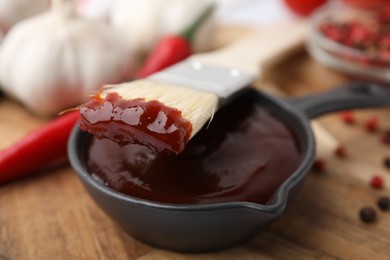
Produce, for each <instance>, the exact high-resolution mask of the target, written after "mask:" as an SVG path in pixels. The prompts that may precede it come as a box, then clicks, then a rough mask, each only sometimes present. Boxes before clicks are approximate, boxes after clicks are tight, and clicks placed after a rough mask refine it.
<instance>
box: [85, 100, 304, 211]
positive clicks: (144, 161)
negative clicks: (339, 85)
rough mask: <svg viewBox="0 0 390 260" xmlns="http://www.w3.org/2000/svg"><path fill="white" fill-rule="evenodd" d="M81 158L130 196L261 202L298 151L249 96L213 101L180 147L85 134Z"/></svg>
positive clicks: (203, 201) (298, 158)
mask: <svg viewBox="0 0 390 260" xmlns="http://www.w3.org/2000/svg"><path fill="white" fill-rule="evenodd" d="M86 159H87V167H88V168H89V172H90V173H91V174H92V176H93V177H94V178H95V179H96V180H98V181H100V182H101V183H103V184H104V185H107V186H109V187H111V188H112V189H115V190H117V191H119V192H121V193H124V194H128V195H131V196H134V197H139V198H143V199H147V200H151V201H158V202H166V203H179V204H210V203H218V202H231V201H250V202H256V203H261V204H264V203H266V202H267V201H268V200H269V199H270V198H271V196H272V195H273V194H274V192H275V191H276V190H277V188H278V187H280V185H281V184H282V183H283V182H284V181H285V180H286V179H287V178H288V177H289V176H290V175H291V174H292V173H293V172H294V171H295V170H296V169H297V167H298V165H299V164H300V161H301V154H300V149H299V146H298V144H297V141H296V138H295V136H294V134H293V133H292V132H291V131H290V130H289V129H288V128H287V126H286V125H285V124H284V123H283V122H282V121H281V120H279V119H278V118H276V117H275V116H273V115H272V112H270V111H269V110H268V109H267V108H265V107H263V106H262V105H261V103H259V102H258V101H256V100H252V99H251V98H250V96H249V97H246V98H240V99H237V100H234V101H233V102H232V103H230V104H228V105H226V106H225V107H223V108H221V109H220V110H219V111H218V112H217V113H216V114H215V116H214V119H213V121H212V122H211V123H210V125H209V126H205V127H204V128H203V129H202V130H201V131H200V132H198V133H197V134H196V135H195V136H194V137H193V138H192V139H191V140H190V141H189V142H188V144H187V145H186V147H185V149H184V150H183V151H182V152H181V153H180V154H177V155H176V154H172V153H157V152H155V151H152V150H150V149H148V148H147V147H145V146H141V145H135V144H129V145H125V146H118V145H117V144H116V143H114V142H112V141H110V140H107V139H102V140H98V139H96V138H92V139H91V140H90V144H89V147H88V149H87V155H86Z"/></svg>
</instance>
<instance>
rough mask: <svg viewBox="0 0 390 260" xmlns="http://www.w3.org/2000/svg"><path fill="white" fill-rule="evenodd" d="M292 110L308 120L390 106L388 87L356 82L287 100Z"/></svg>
mask: <svg viewBox="0 0 390 260" xmlns="http://www.w3.org/2000/svg"><path fill="white" fill-rule="evenodd" d="M287 102H288V103H290V105H292V106H293V107H294V108H296V109H297V110H299V111H301V112H303V113H304V114H305V115H306V116H308V117H309V118H313V117H317V116H320V115H322V114H326V113H330V112H335V111H340V110H346V109H354V108H369V107H380V106H388V105H390V86H383V85H379V84H376V83H369V82H358V83H351V84H348V85H346V86H342V87H337V88H335V89H332V90H330V91H328V92H324V93H320V94H314V95H308V96H302V97H294V98H290V99H287Z"/></svg>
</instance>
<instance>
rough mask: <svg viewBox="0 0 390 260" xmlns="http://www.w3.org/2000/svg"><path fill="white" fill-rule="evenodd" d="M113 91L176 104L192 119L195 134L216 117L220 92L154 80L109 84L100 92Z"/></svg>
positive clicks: (134, 97) (175, 106)
mask: <svg viewBox="0 0 390 260" xmlns="http://www.w3.org/2000/svg"><path fill="white" fill-rule="evenodd" d="M112 92H116V93H118V94H119V95H120V96H121V97H122V98H123V99H127V100H131V99H136V98H143V99H145V101H151V100H158V101H159V102H161V103H163V104H164V105H166V106H168V107H172V108H176V109H177V110H179V111H181V113H182V117H183V118H184V119H186V120H189V121H190V122H191V124H192V133H191V138H192V137H193V136H194V135H195V134H196V133H197V132H198V131H199V130H200V129H201V128H202V127H203V126H204V125H205V124H206V123H207V121H208V120H210V119H211V118H212V117H213V115H214V113H215V111H216V109H217V106H218V101H219V98H218V96H217V95H216V94H214V93H211V92H205V91H200V90H196V89H192V88H187V87H183V86H178V85H172V84H165V83H161V82H156V81H152V80H137V81H133V82H127V83H122V84H117V85H107V86H106V88H105V89H104V90H103V91H102V92H100V93H101V97H102V98H104V97H105V94H106V93H112Z"/></svg>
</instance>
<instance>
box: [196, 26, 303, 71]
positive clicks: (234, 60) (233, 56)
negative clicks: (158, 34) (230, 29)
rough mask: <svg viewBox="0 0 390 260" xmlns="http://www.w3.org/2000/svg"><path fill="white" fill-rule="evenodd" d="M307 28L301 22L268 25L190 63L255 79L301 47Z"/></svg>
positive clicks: (198, 55)
mask: <svg viewBox="0 0 390 260" xmlns="http://www.w3.org/2000/svg"><path fill="white" fill-rule="evenodd" d="M306 35H307V24H306V23H305V22H304V21H302V20H296V21H288V22H283V23H278V24H275V25H269V26H267V27H265V28H262V29H259V30H258V31H257V32H255V33H252V34H250V35H248V36H247V37H245V38H243V39H241V40H238V41H237V42H234V43H233V44H230V45H228V46H226V47H224V48H222V49H219V50H216V51H213V52H208V53H203V54H195V55H192V56H191V57H190V59H192V60H196V61H200V62H204V63H207V64H212V65H219V66H223V67H230V68H236V69H240V70H243V71H244V72H246V73H250V74H252V75H256V76H258V74H259V72H260V71H261V70H263V69H265V68H267V67H268V66H271V65H273V64H274V63H276V62H278V61H280V60H281V59H283V58H285V57H286V55H288V54H290V53H291V52H292V51H294V50H297V49H298V48H301V47H302V44H303V43H304V41H305V39H306Z"/></svg>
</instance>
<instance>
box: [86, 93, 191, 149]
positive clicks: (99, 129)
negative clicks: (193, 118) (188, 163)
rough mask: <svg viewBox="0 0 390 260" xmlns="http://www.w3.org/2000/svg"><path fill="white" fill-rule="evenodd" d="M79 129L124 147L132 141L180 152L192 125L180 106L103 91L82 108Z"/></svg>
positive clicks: (153, 147) (150, 146)
mask: <svg viewBox="0 0 390 260" xmlns="http://www.w3.org/2000/svg"><path fill="white" fill-rule="evenodd" d="M79 111H80V115H81V116H80V128H81V129H82V130H83V131H87V132H90V133H91V134H93V135H94V136H96V137H97V138H99V139H101V138H108V139H111V140H113V141H114V142H116V143H118V144H119V145H121V146H123V145H126V144H129V143H133V144H141V145H145V146H148V147H149V148H151V149H153V150H155V151H166V150H167V151H171V152H174V153H179V152H180V151H182V150H183V149H184V146H185V144H186V143H187V142H188V140H189V137H190V135H191V130H192V125H191V123H190V122H189V121H187V120H185V119H184V118H183V117H182V116H181V112H180V111H179V110H177V109H174V108H170V107H167V106H165V105H164V104H162V103H161V102H158V101H155V100H154V101H145V100H144V99H141V98H139V99H133V100H125V99H122V98H121V96H119V95H118V94H117V93H114V92H113V93H107V95H106V96H105V97H104V98H102V97H101V95H100V93H98V94H96V95H95V96H93V97H91V98H90V100H89V101H88V102H87V103H85V104H83V105H81V106H80V107H79Z"/></svg>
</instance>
